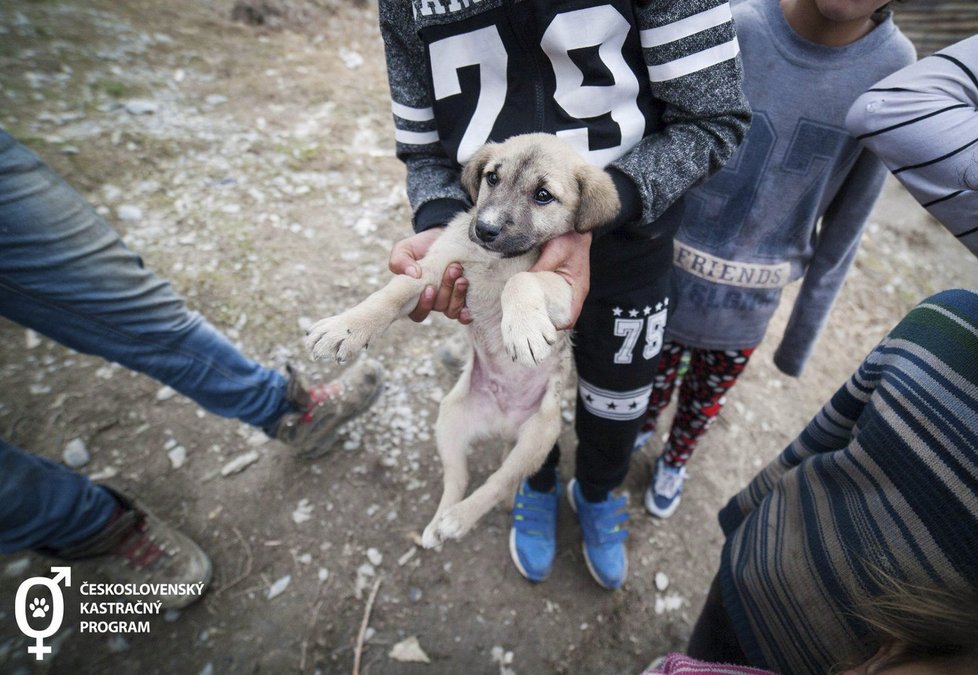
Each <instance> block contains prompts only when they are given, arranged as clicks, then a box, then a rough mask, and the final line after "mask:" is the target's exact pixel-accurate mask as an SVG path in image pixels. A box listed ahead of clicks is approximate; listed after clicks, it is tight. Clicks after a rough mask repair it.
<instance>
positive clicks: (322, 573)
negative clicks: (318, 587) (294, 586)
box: [317, 567, 329, 583]
mask: <svg viewBox="0 0 978 675" xmlns="http://www.w3.org/2000/svg"><path fill="white" fill-rule="evenodd" d="M317 577H318V578H319V583H323V582H324V581H326V580H327V579H329V570H328V569H326V568H325V567H320V568H319V573H318V575H317Z"/></svg>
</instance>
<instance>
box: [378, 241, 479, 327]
mask: <svg viewBox="0 0 978 675" xmlns="http://www.w3.org/2000/svg"><path fill="white" fill-rule="evenodd" d="M441 232H442V228H440V227H435V228H432V229H430V230H425V231H424V232H421V233H419V234H415V235H413V236H410V237H408V238H407V239H402V240H401V241H399V242H397V243H396V244H394V248H393V249H391V257H390V260H389V261H388V263H387V267H388V268H389V269H390V271H391V272H393V273H394V274H406V275H408V276H411V277H414V278H415V279H419V278H421V268H420V267H419V266H418V261H419V260H421V259H422V258H423V257H424V256H425V254H427V253H428V249H430V248H431V245H432V244H433V243H435V240H436V239H437V238H438V237H439V236H441ZM468 287H469V282H468V280H467V279H466V278H465V277H463V276H462V266H461V265H459V264H458V263H452V264H451V265H449V266H448V267H447V268H445V274H444V275H443V276H442V279H441V285H440V286H439V287H438V288H437V289H436V288H435V287H434V286H428V287H426V288H425V289H424V292H423V293H422V294H421V298H420V299H419V300H418V304H417V306H416V307H415V308H414V311H413V312H411V313H410V314H409V315H408V316H410V317H411V320H412V321H417V322H421V321H424V320H425V319H426V318H428V314H430V313H431V312H432V311H436V312H443V313H444V314H445V316H447V317H448V318H449V319H457V320H458V322H459V323H462V324H468V323H472V317H471V316H470V315H469V310H468V309H466V307H465V292H466V291H467V290H468Z"/></svg>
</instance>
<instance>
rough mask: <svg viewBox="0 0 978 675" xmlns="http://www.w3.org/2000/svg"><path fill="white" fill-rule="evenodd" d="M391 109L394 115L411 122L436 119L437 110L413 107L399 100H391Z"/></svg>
mask: <svg viewBox="0 0 978 675" xmlns="http://www.w3.org/2000/svg"><path fill="white" fill-rule="evenodd" d="M391 111H392V112H393V113H394V117H399V118H400V119H402V120H407V121H409V122H431V121H432V120H434V119H435V111H434V110H433V109H432V108H430V107H429V108H412V107H410V106H406V105H403V104H401V103H398V102H397V101H391Z"/></svg>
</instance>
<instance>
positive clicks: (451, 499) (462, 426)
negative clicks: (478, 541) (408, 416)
mask: <svg viewBox="0 0 978 675" xmlns="http://www.w3.org/2000/svg"><path fill="white" fill-rule="evenodd" d="M472 399H473V397H472V396H471V394H470V392H469V372H468V371H466V372H464V373H463V374H462V377H461V378H459V381H458V382H457V383H456V384H455V386H454V387H453V388H452V390H451V391H450V392H449V393H448V395H447V396H445V398H443V399H442V402H441V406H440V407H439V409H438V421H437V422H436V423H435V440H436V443H437V445H438V455H439V457H440V458H441V464H442V472H443V475H444V477H443V483H444V487H443V490H442V496H441V501H440V502H439V503H438V509H437V510H436V511H435V515H434V516H433V517H432V519H431V522H430V523H429V524H428V526H427V527H426V528H425V529H424V533H423V534H422V535H421V543H422V545H423V546H424V547H425V548H431V547H433V546H437V545H438V544H440V543H441V541H442V539H441V537H440V536H439V535H438V532H437V527H436V526H437V524H438V521H439V519H440V518H441V516H442V514H443V513H445V511H447V510H448V509H450V508H451V507H453V506H455V505H456V504H458V503H459V502H460V501H462V498H463V497H465V490H466V488H467V487H468V485H469V470H468V459H467V457H466V455H467V453H468V449H469V446H470V445H471V444H472V442H473V441H474V440H475V439H476V438H477V437H479V436H480V435H482V434H483V433H484V429H483V428H482V426H481V425H479V423H478V422H477V421H476V420H478V419H479V413H478V411H477V410H475V406H473V405H472Z"/></svg>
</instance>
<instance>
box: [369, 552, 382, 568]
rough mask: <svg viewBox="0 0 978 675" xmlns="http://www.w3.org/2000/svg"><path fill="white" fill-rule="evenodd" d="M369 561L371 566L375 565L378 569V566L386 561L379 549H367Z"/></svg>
mask: <svg viewBox="0 0 978 675" xmlns="http://www.w3.org/2000/svg"><path fill="white" fill-rule="evenodd" d="M367 560H369V561H370V564H371V565H373V566H374V567H376V566H377V565H380V563H382V562H383V561H384V556H383V555H382V554H381V552H380V551H378V550H377V549H375V548H368V549H367Z"/></svg>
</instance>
